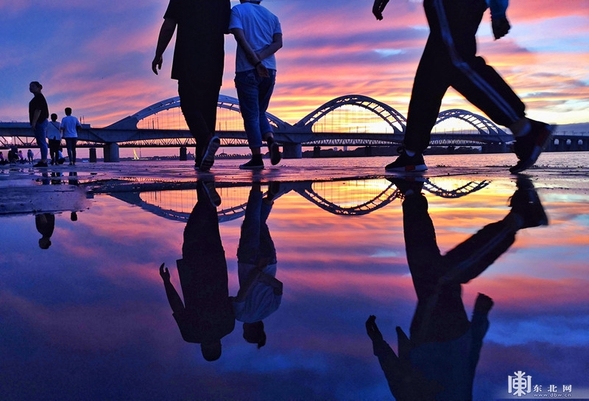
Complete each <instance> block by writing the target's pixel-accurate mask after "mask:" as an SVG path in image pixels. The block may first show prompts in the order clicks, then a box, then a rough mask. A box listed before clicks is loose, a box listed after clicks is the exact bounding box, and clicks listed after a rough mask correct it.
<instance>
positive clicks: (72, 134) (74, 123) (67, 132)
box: [61, 116, 82, 138]
mask: <svg viewBox="0 0 589 401" xmlns="http://www.w3.org/2000/svg"><path fill="white" fill-rule="evenodd" d="M81 126H82V125H81V124H80V121H78V118H77V117H74V116H65V117H64V118H62V119H61V129H62V131H63V137H64V138H77V137H78V131H76V127H81Z"/></svg>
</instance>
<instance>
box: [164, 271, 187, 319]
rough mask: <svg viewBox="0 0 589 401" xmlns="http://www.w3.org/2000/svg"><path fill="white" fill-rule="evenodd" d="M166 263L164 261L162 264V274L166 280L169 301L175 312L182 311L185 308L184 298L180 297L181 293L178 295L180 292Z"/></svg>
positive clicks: (165, 286)
mask: <svg viewBox="0 0 589 401" xmlns="http://www.w3.org/2000/svg"><path fill="white" fill-rule="evenodd" d="M165 265H166V264H165V263H162V264H161V266H160V276H161V278H162V280H163V281H164V288H165V289H166V296H167V297H168V302H169V303H170V307H171V308H172V311H173V312H174V313H180V312H182V311H183V310H184V303H183V302H182V299H180V295H178V292H177V291H176V289H175V288H174V285H173V284H172V282H171V281H170V271H169V270H168V268H167V267H166V266H165Z"/></svg>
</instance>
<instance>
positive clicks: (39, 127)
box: [34, 120, 49, 161]
mask: <svg viewBox="0 0 589 401" xmlns="http://www.w3.org/2000/svg"><path fill="white" fill-rule="evenodd" d="M48 125H49V121H47V120H45V121H41V122H38V123H37V124H35V128H34V131H35V139H36V140H37V145H38V146H39V150H40V151H41V160H44V161H47V149H48V146H47V126H48Z"/></svg>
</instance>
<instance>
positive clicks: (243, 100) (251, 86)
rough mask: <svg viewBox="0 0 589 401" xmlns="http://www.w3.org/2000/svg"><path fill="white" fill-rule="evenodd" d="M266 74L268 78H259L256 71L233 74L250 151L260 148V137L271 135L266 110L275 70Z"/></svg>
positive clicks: (270, 95) (274, 79) (272, 88)
mask: <svg viewBox="0 0 589 401" xmlns="http://www.w3.org/2000/svg"><path fill="white" fill-rule="evenodd" d="M268 72H269V74H270V76H269V77H267V78H263V77H260V76H259V75H258V73H257V71H256V70H249V71H242V72H238V73H236V74H235V89H237V97H238V99H239V110H240V111H241V117H242V118H243V125H244V128H245V133H246V134H247V141H248V143H249V147H250V149H254V148H261V147H262V135H264V134H268V133H272V127H271V126H270V123H269V122H268V119H267V118H266V110H268V104H269V103H270V98H271V97H272V91H273V90H274V84H275V83H276V70H268Z"/></svg>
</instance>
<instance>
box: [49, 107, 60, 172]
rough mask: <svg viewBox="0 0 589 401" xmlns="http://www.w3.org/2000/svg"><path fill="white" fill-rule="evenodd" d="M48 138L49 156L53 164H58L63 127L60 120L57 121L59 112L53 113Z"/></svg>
mask: <svg viewBox="0 0 589 401" xmlns="http://www.w3.org/2000/svg"><path fill="white" fill-rule="evenodd" d="M47 139H48V140H49V157H51V164H52V165H54V164H57V160H58V159H59V157H58V152H59V147H60V146H61V129H60V125H59V121H57V114H55V113H52V114H51V121H49V125H48V126H47Z"/></svg>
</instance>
